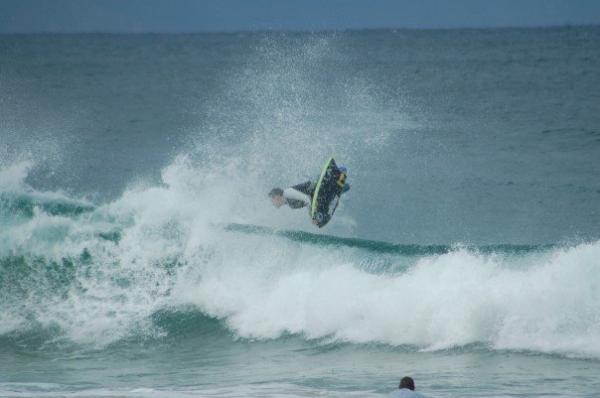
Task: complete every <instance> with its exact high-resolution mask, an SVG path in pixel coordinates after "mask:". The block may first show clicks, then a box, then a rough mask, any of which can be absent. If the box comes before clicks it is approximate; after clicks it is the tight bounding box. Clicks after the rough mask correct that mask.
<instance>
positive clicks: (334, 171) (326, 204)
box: [310, 157, 346, 228]
mask: <svg viewBox="0 0 600 398" xmlns="http://www.w3.org/2000/svg"><path fill="white" fill-rule="evenodd" d="M345 183H346V173H343V172H342V171H340V169H339V168H338V167H337V165H336V164H335V160H334V159H333V157H331V158H329V159H328V160H327V162H325V165H324V166H323V169H322V170H321V175H320V176H319V179H318V180H317V185H316V187H315V193H314V194H313V197H312V203H311V207H310V217H311V218H312V219H313V221H314V223H315V225H316V226H317V227H319V228H321V227H323V226H325V225H326V224H327V223H328V222H329V220H331V217H332V216H333V213H334V212H335V209H336V208H337V205H338V203H339V200H340V196H341V194H342V191H343V189H344V184H345Z"/></svg>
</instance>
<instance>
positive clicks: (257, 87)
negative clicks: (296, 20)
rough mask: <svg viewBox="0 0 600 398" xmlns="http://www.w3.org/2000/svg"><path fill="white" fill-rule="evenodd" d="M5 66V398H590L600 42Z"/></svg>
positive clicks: (35, 44)
mask: <svg viewBox="0 0 600 398" xmlns="http://www.w3.org/2000/svg"><path fill="white" fill-rule="evenodd" d="M0 52H1V53H2V54H3V56H2V57H0V92H1V96H0V120H1V121H2V123H1V124H0V138H1V144H2V145H1V146H0V167H1V169H0V395H2V396H41V397H46V396H126V397H145V396H165V397H173V396H198V395H199V396H232V397H233V396H240V395H246V396H273V397H275V396H315V395H325V396H381V395H382V394H385V393H387V392H389V391H391V390H392V389H394V388H395V387H396V385H397V383H398V380H399V378H400V377H402V376H403V375H412V376H413V377H414V378H415V380H416V383H417V388H418V389H419V390H420V391H421V392H423V393H425V394H427V395H430V396H439V397H452V396H470V397H481V396H486V397H505V396H527V397H531V396H537V397H542V396H549V395H555V396H556V395H558V396H580V397H583V396H586V397H592V396H597V393H598V391H600V378H598V374H600V339H599V336H600V260H599V259H600V243H599V241H598V239H599V236H600V229H599V227H598V226H599V225H600V206H599V203H600V202H599V200H600V177H598V176H600V163H599V162H598V159H600V112H598V104H600V75H599V74H598V70H600V30H598V29H597V28H592V27H590V28H565V29H533V30H466V31H460V30H457V31H364V32H342V33H322V34H319V33H313V34H308V33H303V34H292V33H288V34H283V33H269V34H266V33H255V34H227V35H219V34H206V35H203V34H199V35H49V36H44V35H31V36H0ZM331 154H333V155H334V156H335V157H336V159H338V161H340V162H341V163H343V164H345V165H346V166H347V167H348V169H349V182H350V183H351V185H352V189H351V191H350V192H349V193H348V194H346V195H345V196H344V198H343V203H342V206H341V207H340V208H339V209H338V211H337V212H336V215H335V218H334V220H333V221H332V222H331V223H330V225H328V226H327V227H326V228H325V229H323V230H316V229H314V228H313V227H312V226H311V225H310V223H309V222H308V217H307V215H306V212H305V211H302V210H300V211H292V210H290V209H279V210H277V209H274V208H273V207H271V206H270V204H269V202H268V199H267V198H266V196H265V195H266V192H268V190H269V189H270V188H271V187H272V186H274V185H280V186H285V185H287V184H293V183H296V182H300V181H301V180H302V179H304V178H307V177H310V176H312V175H314V174H316V173H317V172H318V170H319V167H320V164H321V163H322V162H323V161H324V160H325V159H326V158H327V156H329V155H331Z"/></svg>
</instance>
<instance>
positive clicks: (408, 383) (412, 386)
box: [398, 376, 415, 391]
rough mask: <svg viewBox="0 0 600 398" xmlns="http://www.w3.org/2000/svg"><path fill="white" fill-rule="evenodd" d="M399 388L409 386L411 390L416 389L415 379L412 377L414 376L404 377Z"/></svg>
mask: <svg viewBox="0 0 600 398" xmlns="http://www.w3.org/2000/svg"><path fill="white" fill-rule="evenodd" d="M398 388H408V389H409V390H411V391H414V390H415V381H414V380H413V379H412V377H408V376H406V377H403V378H402V380H400V385H399V386H398Z"/></svg>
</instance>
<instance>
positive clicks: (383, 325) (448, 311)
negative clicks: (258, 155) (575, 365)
mask: <svg viewBox="0 0 600 398" xmlns="http://www.w3.org/2000/svg"><path fill="white" fill-rule="evenodd" d="M28 167H29V165H28V164H17V165H15V166H13V167H12V169H8V170H7V171H5V173H12V174H13V175H20V176H21V177H24V176H25V175H26V171H25V170H26V169H27V168H28ZM203 176H208V177H203ZM227 184H234V185H235V181H234V177H233V176H231V178H228V179H223V178H219V177H217V176H213V177H210V173H208V172H206V171H202V170H198V169H196V168H193V167H192V166H191V164H190V162H189V161H188V160H186V159H180V160H179V161H177V162H175V163H174V164H173V165H171V166H169V167H168V168H166V169H165V170H164V171H163V184H162V185H161V186H159V187H156V186H155V187H151V188H143V189H141V188H140V189H132V190H129V191H127V192H125V194H124V195H123V196H122V197H121V198H119V199H118V200H115V201H113V202H110V203H108V204H105V205H101V206H93V205H91V204H90V203H87V202H84V201H79V200H76V199H72V198H68V197H66V196H64V195H62V194H58V193H47V192H38V191H35V190H34V189H33V188H31V187H28V186H27V185H26V184H25V182H24V181H22V180H21V181H19V180H18V179H17V180H16V181H13V182H12V184H11V187H9V189H5V190H4V191H3V193H2V199H1V203H2V209H3V210H2V211H3V213H2V223H3V228H2V233H1V234H2V236H1V241H2V242H3V243H2V246H1V252H0V254H1V256H0V287H1V289H0V291H1V292H2V293H1V296H0V297H1V301H0V306H1V307H0V310H1V311H0V318H1V319H0V325H2V326H1V328H2V329H1V330H0V332H1V333H2V335H4V336H10V335H15V334H16V335H24V334H30V333H42V336H46V337H42V338H43V339H51V340H56V339H58V340H66V341H70V342H72V343H75V344H84V345H92V346H100V347H102V346H106V345H110V344H113V343H117V342H119V341H121V340H124V339H125V340H126V339H129V338H132V337H135V338H140V337H143V338H164V337H165V335H170V334H171V335H173V334H174V335H177V334H178V333H179V332H178V328H177V325H184V326H185V325H186V324H187V323H186V322H185V321H182V319H185V318H186V317H189V316H193V314H194V313H195V312H197V313H199V314H202V317H201V318H200V320H199V321H195V322H196V323H194V325H195V326H194V327H195V328H196V329H197V330H198V333H206V334H208V335H219V334H222V333H223V331H224V330H225V331H226V332H227V333H228V334H230V335H232V337H236V336H237V338H243V339H251V340H272V339H278V338H280V337H283V336H287V335H298V336H302V338H304V339H308V340H322V339H325V340H327V341H331V342H338V343H342V342H344V343H355V344H370V343H383V344H389V345H393V346H415V347H418V348H420V349H423V350H442V349H450V348H456V347H463V346H466V347H468V346H469V345H473V344H475V345H481V344H483V345H484V346H487V347H489V348H490V349H494V350H505V349H508V350H527V351H535V352H544V353H558V354H564V355H574V356H583V357H591V358H598V357H600V344H599V343H598V339H597V336H598V334H599V333H600V290H599V288H598V287H599V286H600V273H599V267H600V264H599V263H598V258H600V243H599V242H590V243H581V244H574V245H570V246H536V247H526V248H523V247H521V246H515V247H510V246H508V247H507V246H497V247H488V246H483V247H465V246H460V245H456V246H418V245H416V246H415V245H413V246H394V245H390V244H388V246H385V244H384V243H382V242H379V243H378V242H369V241H366V242H367V243H368V244H367V245H366V246H365V241H361V240H353V239H344V238H333V237H331V236H329V237H328V236H323V237H321V236H320V235H316V234H312V233H308V232H302V231H299V232H296V233H295V235H294V233H291V235H290V233H289V232H287V234H288V235H286V234H283V235H282V234H281V233H278V231H280V230H273V229H267V228H261V227H251V226H250V227H244V226H243V225H239V224H230V225H228V226H227V225H226V226H223V225H222V224H221V222H222V221H223V217H228V215H227V214H228V206H231V203H226V202H224V201H223V200H221V197H219V196H217V195H215V194H214V192H220V191H222V190H226V189H227ZM332 239H338V241H334V242H333V243H334V244H332ZM357 242H359V244H357ZM369 245H370V246H369ZM382 245H383V246H382ZM390 248H394V249H393V250H390ZM186 314H187V315H186ZM182 317H183V318H182ZM197 322H200V323H199V324H198V323H197ZM211 325H212V326H211ZM182 327H183V326H182ZM188 327H189V325H188Z"/></svg>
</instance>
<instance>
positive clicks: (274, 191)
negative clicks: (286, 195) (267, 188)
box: [269, 188, 283, 198]
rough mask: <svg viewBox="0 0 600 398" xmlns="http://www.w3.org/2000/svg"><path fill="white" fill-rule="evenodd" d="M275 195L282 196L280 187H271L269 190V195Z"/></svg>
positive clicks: (271, 196)
mask: <svg viewBox="0 0 600 398" xmlns="http://www.w3.org/2000/svg"><path fill="white" fill-rule="evenodd" d="M275 196H283V189H281V188H273V189H271V192H269V197H270V198H273V197H275Z"/></svg>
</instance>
